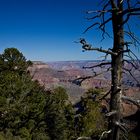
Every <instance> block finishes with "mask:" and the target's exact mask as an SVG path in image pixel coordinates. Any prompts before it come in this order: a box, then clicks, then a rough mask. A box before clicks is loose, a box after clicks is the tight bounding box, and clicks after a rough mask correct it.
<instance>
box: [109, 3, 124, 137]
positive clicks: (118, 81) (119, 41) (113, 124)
mask: <svg viewBox="0 0 140 140" xmlns="http://www.w3.org/2000/svg"><path fill="white" fill-rule="evenodd" d="M120 1H121V0H118V3H117V9H116V10H113V11H112V26H113V36H114V44H113V50H112V51H113V52H114V53H117V54H118V55H117V56H115V55H112V63H111V66H112V71H111V75H112V87H111V99H110V112H113V111H116V114H114V115H112V116H110V117H109V130H111V133H110V134H109V135H108V140H119V136H120V128H119V126H118V125H117V124H118V123H120V120H121V96H122V86H121V85H122V66H123V50H124V45H123V44H124V34H123V25H122V23H123V16H120V15H119V14H118V13H119V11H122V10H123V5H122V3H121V2H120ZM115 8H116V7H114V3H113V4H112V9H115Z"/></svg>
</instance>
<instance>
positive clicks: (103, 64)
mask: <svg viewBox="0 0 140 140" xmlns="http://www.w3.org/2000/svg"><path fill="white" fill-rule="evenodd" d="M106 65H111V62H104V63H100V64H97V65H94V66H90V67H83V68H84V69H91V68H96V67H102V66H106Z"/></svg>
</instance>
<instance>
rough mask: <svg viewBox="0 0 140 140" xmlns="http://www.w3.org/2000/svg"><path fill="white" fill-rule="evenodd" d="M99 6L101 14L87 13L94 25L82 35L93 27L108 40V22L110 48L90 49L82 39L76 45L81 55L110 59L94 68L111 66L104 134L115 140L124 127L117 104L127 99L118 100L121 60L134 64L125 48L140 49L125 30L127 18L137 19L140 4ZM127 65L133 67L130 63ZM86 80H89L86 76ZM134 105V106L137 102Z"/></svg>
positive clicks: (105, 0)
mask: <svg viewBox="0 0 140 140" xmlns="http://www.w3.org/2000/svg"><path fill="white" fill-rule="evenodd" d="M101 4H102V5H103V6H102V9H101V10H97V11H88V12H87V14H88V15H90V16H91V17H88V18H87V19H88V20H93V21H94V23H93V24H92V25H91V26H89V27H88V28H87V29H86V30H85V32H87V31H88V30H90V29H91V28H93V27H97V28H98V29H100V30H101V31H102V37H103V39H104V38H105V37H106V36H109V37H110V36H111V35H110V34H109V33H108V32H107V31H106V26H107V24H108V23H110V22H111V23H112V38H113V47H111V48H109V49H108V50H106V49H103V48H98V47H97V48H96V47H92V45H90V44H88V43H87V42H86V40H85V39H80V43H81V44H82V48H83V50H84V51H99V52H102V53H105V57H106V56H107V55H111V62H107V63H106V62H103V63H101V64H100V65H97V66H100V67H101V66H103V65H108V64H111V69H110V70H111V90H110V92H109V94H110V110H109V115H108V117H109V119H108V120H109V121H108V123H109V125H108V132H110V133H108V140H119V139H120V131H121V130H122V129H125V128H124V126H123V125H122V124H121V119H122V115H121V103H122V99H123V100H124V99H126V100H127V99H128V98H126V97H124V96H122V77H123V64H124V61H125V60H124V56H125V57H128V58H130V59H131V60H134V62H135V59H137V57H136V56H135V54H134V53H133V52H132V51H131V49H130V48H129V46H132V45H135V46H137V45H140V44H139V40H138V38H137V37H136V36H135V35H134V34H133V32H132V31H131V29H130V27H129V20H130V18H133V17H137V16H138V15H140V1H139V0H135V1H134V0H101V3H100V5H101ZM125 36H127V39H129V40H128V41H127V40H125ZM132 55H134V57H135V58H134V59H132V57H131V56H132ZM126 61H127V60H126ZM127 62H128V63H133V62H132V61H127ZM132 65H133V67H135V68H137V66H136V65H135V63H133V64H132ZM93 67H95V66H93ZM93 67H90V68H93ZM129 72H130V71H129ZM96 75H97V74H96ZM132 76H133V75H132ZM87 78H91V77H90V76H88V77H87ZM81 79H82V78H81ZM85 79H86V78H85ZM85 79H83V80H85ZM81 81H82V80H81ZM129 101H131V102H132V100H131V99H129ZM135 103H136V104H137V103H139V102H135Z"/></svg>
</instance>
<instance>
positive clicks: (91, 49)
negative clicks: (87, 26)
mask: <svg viewBox="0 0 140 140" xmlns="http://www.w3.org/2000/svg"><path fill="white" fill-rule="evenodd" d="M80 43H81V44H82V48H83V49H84V51H99V52H102V53H107V54H110V55H118V53H115V52H112V51H110V50H104V49H102V48H93V47H91V45H90V44H87V43H86V40H85V39H83V38H81V39H80Z"/></svg>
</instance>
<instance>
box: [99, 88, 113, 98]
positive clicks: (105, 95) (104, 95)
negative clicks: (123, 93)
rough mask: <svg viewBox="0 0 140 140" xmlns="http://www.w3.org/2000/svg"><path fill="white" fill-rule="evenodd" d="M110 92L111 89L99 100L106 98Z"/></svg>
mask: <svg viewBox="0 0 140 140" xmlns="http://www.w3.org/2000/svg"><path fill="white" fill-rule="evenodd" d="M110 93H111V89H110V90H109V91H108V92H107V93H106V94H105V95H104V96H103V97H102V98H100V99H99V100H103V99H105V97H107V96H108V95H109V94H110Z"/></svg>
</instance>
